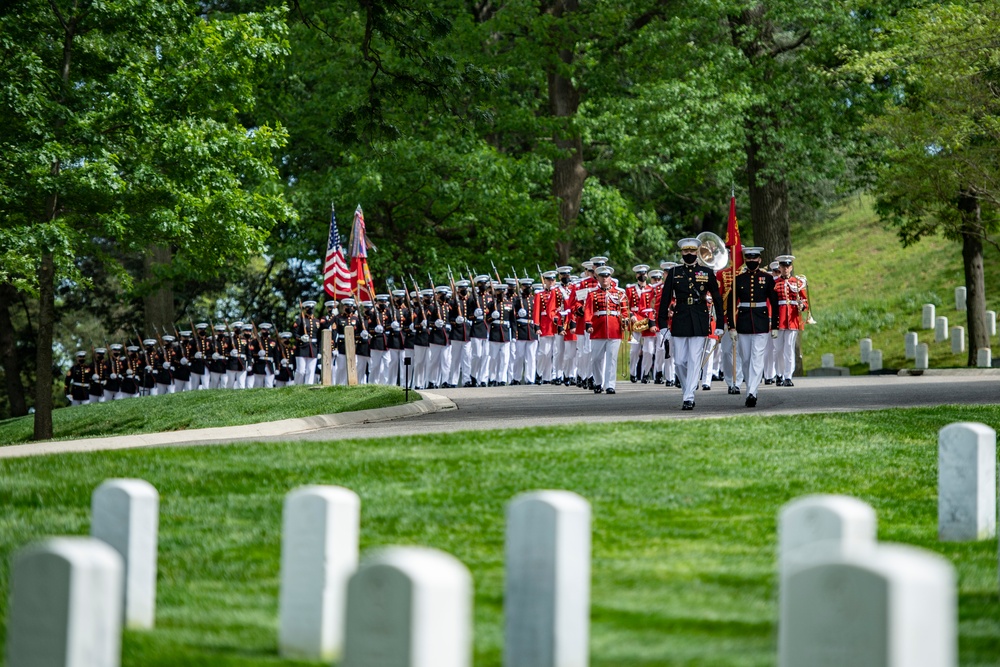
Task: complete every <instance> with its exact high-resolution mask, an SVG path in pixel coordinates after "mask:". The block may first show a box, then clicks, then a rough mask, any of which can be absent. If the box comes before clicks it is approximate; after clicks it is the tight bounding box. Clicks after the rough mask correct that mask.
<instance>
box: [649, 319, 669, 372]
mask: <svg viewBox="0 0 1000 667" xmlns="http://www.w3.org/2000/svg"><path fill="white" fill-rule="evenodd" d="M669 333H670V332H669V331H667V330H666V329H660V330H659V331H657V332H656V350H655V351H654V354H653V373H654V374H655V373H663V372H664V368H663V366H664V362H665V361H666V359H667V349H666V347H664V343H665V342H666V341H667V338H668V337H669Z"/></svg>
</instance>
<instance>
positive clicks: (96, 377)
mask: <svg viewBox="0 0 1000 667" xmlns="http://www.w3.org/2000/svg"><path fill="white" fill-rule="evenodd" d="M90 379H91V380H93V381H94V382H100V381H101V376H100V375H98V374H97V373H94V374H93V375H91V376H90Z"/></svg>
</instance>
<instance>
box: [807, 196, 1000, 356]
mask: <svg viewBox="0 0 1000 667" xmlns="http://www.w3.org/2000/svg"><path fill="white" fill-rule="evenodd" d="M836 213H837V215H836V217H835V218H833V219H832V220H830V221H827V222H823V223H816V224H814V225H810V226H808V227H798V228H794V229H793V231H792V242H793V245H794V253H795V257H796V260H795V272H796V273H797V274H804V275H805V276H806V277H807V278H808V281H809V284H808V289H809V296H810V299H811V301H812V306H813V316H814V317H815V318H816V321H817V323H816V324H813V325H807V326H806V331H805V334H804V336H803V339H802V354H803V359H804V365H805V368H807V369H809V368H816V367H818V366H819V365H820V357H821V356H822V355H823V354H824V353H827V352H832V353H833V354H834V355H836V361H837V365H838V366H850V367H852V370H853V371H854V372H867V370H868V367H867V365H861V359H860V350H859V347H858V341H859V340H860V339H862V338H871V339H872V343H873V347H874V348H875V349H881V350H882V353H883V365H884V366H885V367H886V368H907V367H913V361H912V360H905V359H904V348H903V337H904V335H905V334H906V333H907V332H908V331H916V332H917V333H918V334H919V337H920V342H921V343H928V344H929V347H930V365H931V367H932V368H935V367H938V368H939V367H952V366H958V367H964V366H966V363H967V353H962V354H959V355H953V354H952V353H951V341H944V342H941V343H935V342H934V331H933V329H931V330H923V329H921V328H920V324H921V323H920V316H921V308H922V306H923V304H925V303H933V304H934V305H935V306H936V307H937V315H938V316H945V317H947V318H948V325H949V326H956V325H958V326H963V327H966V328H967V323H966V316H965V313H964V312H959V311H957V310H956V309H955V288H956V287H959V286H962V285H965V278H964V274H963V271H962V247H961V244H960V243H957V242H954V241H949V240H947V239H944V238H941V237H933V238H928V239H925V240H923V241H921V242H920V243H918V244H916V245H913V246H911V247H909V248H904V247H903V246H902V244H900V242H899V239H898V237H897V236H896V233H895V230H893V229H892V228H889V227H887V226H886V225H883V224H882V223H880V222H879V220H878V217H877V216H876V215H875V213H874V212H873V211H872V209H871V207H870V205H869V203H868V202H867V201H866V200H864V199H855V200H853V202H851V203H849V204H846V205H844V206H843V207H841V208H840V209H838V210H837V211H836ZM998 259H1000V252H998V251H997V250H996V249H995V248H992V247H987V248H986V249H985V262H984V263H985V266H986V307H987V309H989V310H997V309H1000V263H998ZM993 340H994V343H995V342H996V338H994V339H993ZM966 345H968V339H966ZM998 353H1000V349H996V348H995V349H994V356H996V355H997V354H998Z"/></svg>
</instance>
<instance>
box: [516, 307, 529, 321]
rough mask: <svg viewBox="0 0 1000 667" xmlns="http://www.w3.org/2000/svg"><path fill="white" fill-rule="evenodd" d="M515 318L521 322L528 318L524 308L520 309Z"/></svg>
mask: <svg viewBox="0 0 1000 667" xmlns="http://www.w3.org/2000/svg"><path fill="white" fill-rule="evenodd" d="M517 316H518V317H519V318H521V319H522V320H523V319H524V318H525V317H527V316H528V311H526V310H525V309H524V308H520V309H518V311H517Z"/></svg>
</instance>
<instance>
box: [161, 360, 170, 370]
mask: <svg viewBox="0 0 1000 667" xmlns="http://www.w3.org/2000/svg"><path fill="white" fill-rule="evenodd" d="M163 370H167V371H169V370H170V364H169V363H167V362H166V361H164V362H163Z"/></svg>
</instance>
